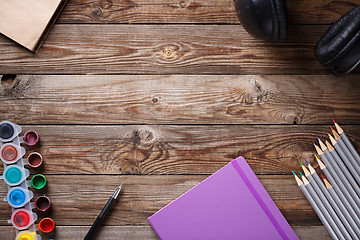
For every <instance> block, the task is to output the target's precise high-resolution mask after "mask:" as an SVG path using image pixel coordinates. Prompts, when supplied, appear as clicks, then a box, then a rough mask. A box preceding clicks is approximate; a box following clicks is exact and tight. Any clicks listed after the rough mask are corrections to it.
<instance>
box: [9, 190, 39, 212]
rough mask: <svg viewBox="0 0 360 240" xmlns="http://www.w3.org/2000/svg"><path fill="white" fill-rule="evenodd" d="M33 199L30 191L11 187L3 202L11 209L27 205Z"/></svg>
mask: <svg viewBox="0 0 360 240" xmlns="http://www.w3.org/2000/svg"><path fill="white" fill-rule="evenodd" d="M33 197H34V194H33V192H32V191H29V190H27V189H25V188H23V187H13V188H11V189H10V191H9V192H8V194H7V196H6V198H5V199H4V200H5V201H7V202H8V203H9V204H10V206H12V207H13V208H20V207H23V206H24V205H25V204H26V203H28V202H29V201H30V200H31V199H32V198H33Z"/></svg>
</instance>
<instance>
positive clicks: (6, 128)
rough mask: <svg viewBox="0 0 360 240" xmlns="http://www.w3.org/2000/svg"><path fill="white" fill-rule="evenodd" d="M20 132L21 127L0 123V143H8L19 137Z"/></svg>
mask: <svg viewBox="0 0 360 240" xmlns="http://www.w3.org/2000/svg"><path fill="white" fill-rule="evenodd" d="M21 131H22V128H21V126H19V125H17V124H15V123H12V122H9V121H2V122H0V141H2V142H10V141H12V140H13V139H14V138H15V137H16V136H17V135H19V134H20V133H21Z"/></svg>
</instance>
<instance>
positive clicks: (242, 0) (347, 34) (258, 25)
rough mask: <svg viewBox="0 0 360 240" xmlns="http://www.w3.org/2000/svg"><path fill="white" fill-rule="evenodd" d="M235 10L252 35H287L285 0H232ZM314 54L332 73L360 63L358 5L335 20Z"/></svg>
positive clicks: (269, 37)
mask: <svg viewBox="0 0 360 240" xmlns="http://www.w3.org/2000/svg"><path fill="white" fill-rule="evenodd" d="M234 2H235V9H236V14H237V16H238V18H239V20H240V22H241V24H242V25H243V27H244V28H245V30H246V31H247V32H248V33H249V34H250V35H252V36H253V37H255V38H257V39H261V40H265V41H269V42H282V41H284V40H285V39H286V36H287V16H286V3H285V0H234ZM315 57H316V59H317V60H318V61H319V62H320V63H321V64H322V65H324V66H327V67H329V66H333V74H334V76H343V75H346V74H348V73H350V72H351V71H353V70H354V69H355V68H356V67H357V66H358V65H360V6H358V7H356V8H354V9H353V10H351V11H350V12H348V13H346V14H345V15H344V16H342V17H341V18H340V19H339V20H337V21H336V22H335V23H334V24H333V25H332V26H331V27H330V28H329V29H328V30H327V31H326V33H325V34H324V35H323V36H322V37H321V39H320V40H319V41H318V43H317V44H316V47H315Z"/></svg>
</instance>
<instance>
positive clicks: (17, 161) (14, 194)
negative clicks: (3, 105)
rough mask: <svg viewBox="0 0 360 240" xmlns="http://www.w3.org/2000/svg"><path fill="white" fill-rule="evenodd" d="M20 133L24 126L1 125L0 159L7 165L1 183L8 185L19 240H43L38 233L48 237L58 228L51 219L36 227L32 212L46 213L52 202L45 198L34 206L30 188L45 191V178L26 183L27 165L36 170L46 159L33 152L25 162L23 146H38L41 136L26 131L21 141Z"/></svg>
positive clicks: (34, 216) (11, 220)
mask: <svg viewBox="0 0 360 240" xmlns="http://www.w3.org/2000/svg"><path fill="white" fill-rule="evenodd" d="M21 132H22V128H21V126H19V125H17V124H14V123H12V122H9V121H2V122H0V159H1V161H2V162H3V165H4V172H3V174H2V175H0V179H2V180H4V182H5V183H6V184H7V188H8V193H7V195H6V197H5V198H4V201H6V202H8V204H9V205H10V206H11V210H12V214H11V218H10V220H8V223H11V224H12V225H13V226H14V228H15V229H16V237H15V239H16V240H41V236H40V235H39V234H37V233H36V231H37V230H40V231H42V232H44V233H49V232H51V231H52V230H53V229H54V227H55V224H54V221H53V220H52V219H51V218H43V219H42V220H41V221H40V223H39V224H35V222H36V220H37V219H38V216H37V214H36V213H35V212H34V211H33V210H34V209H37V210H39V211H41V212H45V211H46V210H47V209H48V208H49V207H50V199H49V198H48V197H47V196H45V195H43V196H39V197H38V198H36V200H35V202H31V200H32V199H33V197H34V193H33V192H32V191H31V190H29V188H30V187H33V188H34V189H42V188H44V187H45V185H46V178H45V176H44V175H42V174H36V175H34V176H33V177H32V179H31V181H29V180H27V178H28V177H29V176H30V172H29V170H28V169H26V168H25V165H29V166H30V167H32V168H37V167H39V166H40V165H41V164H42V162H43V158H42V156H41V154H40V153H37V152H33V153H31V154H29V155H28V157H27V158H26V159H25V158H24V156H25V154H26V150H25V148H23V147H22V146H21V144H26V145H28V146H34V145H36V144H37V143H38V141H39V136H38V134H37V133H36V132H35V131H27V132H26V133H25V134H24V136H22V137H20V134H21Z"/></svg>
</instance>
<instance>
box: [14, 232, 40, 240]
mask: <svg viewBox="0 0 360 240" xmlns="http://www.w3.org/2000/svg"><path fill="white" fill-rule="evenodd" d="M15 240H41V236H40V235H38V234H36V233H35V232H31V231H29V230H25V231H20V232H19V233H18V234H17V235H16V237H15Z"/></svg>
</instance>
